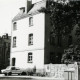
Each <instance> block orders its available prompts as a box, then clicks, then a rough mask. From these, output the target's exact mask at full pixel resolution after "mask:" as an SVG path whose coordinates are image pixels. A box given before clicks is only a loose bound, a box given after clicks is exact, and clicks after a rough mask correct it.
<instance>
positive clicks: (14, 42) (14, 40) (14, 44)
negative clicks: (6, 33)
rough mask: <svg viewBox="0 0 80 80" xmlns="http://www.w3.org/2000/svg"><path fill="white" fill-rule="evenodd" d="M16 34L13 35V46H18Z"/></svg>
mask: <svg viewBox="0 0 80 80" xmlns="http://www.w3.org/2000/svg"><path fill="white" fill-rule="evenodd" d="M16 39H17V38H16V36H14V37H13V48H14V47H16Z"/></svg>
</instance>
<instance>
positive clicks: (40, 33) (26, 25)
mask: <svg viewBox="0 0 80 80" xmlns="http://www.w3.org/2000/svg"><path fill="white" fill-rule="evenodd" d="M33 1H34V0H32V1H31V0H27V4H26V8H24V7H21V8H20V12H19V13H18V14H17V15H16V16H15V17H14V19H13V20H12V40H11V58H10V59H11V60H10V65H12V66H18V67H21V68H33V67H34V66H36V68H37V69H42V68H43V67H44V64H48V63H51V61H52V60H53V61H54V58H53V59H52V57H53V56H54V52H53V49H51V48H53V47H50V46H51V45H50V30H51V29H50V17H49V14H46V13H44V12H40V11H39V10H41V9H42V8H46V6H47V0H41V1H39V2H38V1H37V2H33ZM35 1H36V0H35Z"/></svg>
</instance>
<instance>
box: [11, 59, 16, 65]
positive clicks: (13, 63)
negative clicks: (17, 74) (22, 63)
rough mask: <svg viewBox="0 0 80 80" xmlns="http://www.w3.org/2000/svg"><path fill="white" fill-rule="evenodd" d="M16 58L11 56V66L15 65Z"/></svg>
mask: <svg viewBox="0 0 80 80" xmlns="http://www.w3.org/2000/svg"><path fill="white" fill-rule="evenodd" d="M15 61H16V58H12V66H15Z"/></svg>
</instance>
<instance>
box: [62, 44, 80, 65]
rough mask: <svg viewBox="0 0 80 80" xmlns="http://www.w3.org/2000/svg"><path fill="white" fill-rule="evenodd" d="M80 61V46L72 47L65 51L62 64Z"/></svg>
mask: <svg viewBox="0 0 80 80" xmlns="http://www.w3.org/2000/svg"><path fill="white" fill-rule="evenodd" d="M75 61H76V62H79V61H80V45H70V46H69V48H67V49H65V50H64V54H63V56H62V63H66V64H69V63H74V62H75Z"/></svg>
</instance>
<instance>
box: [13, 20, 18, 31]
mask: <svg viewBox="0 0 80 80" xmlns="http://www.w3.org/2000/svg"><path fill="white" fill-rule="evenodd" d="M16 29H17V23H16V22H14V23H13V30H16Z"/></svg>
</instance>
